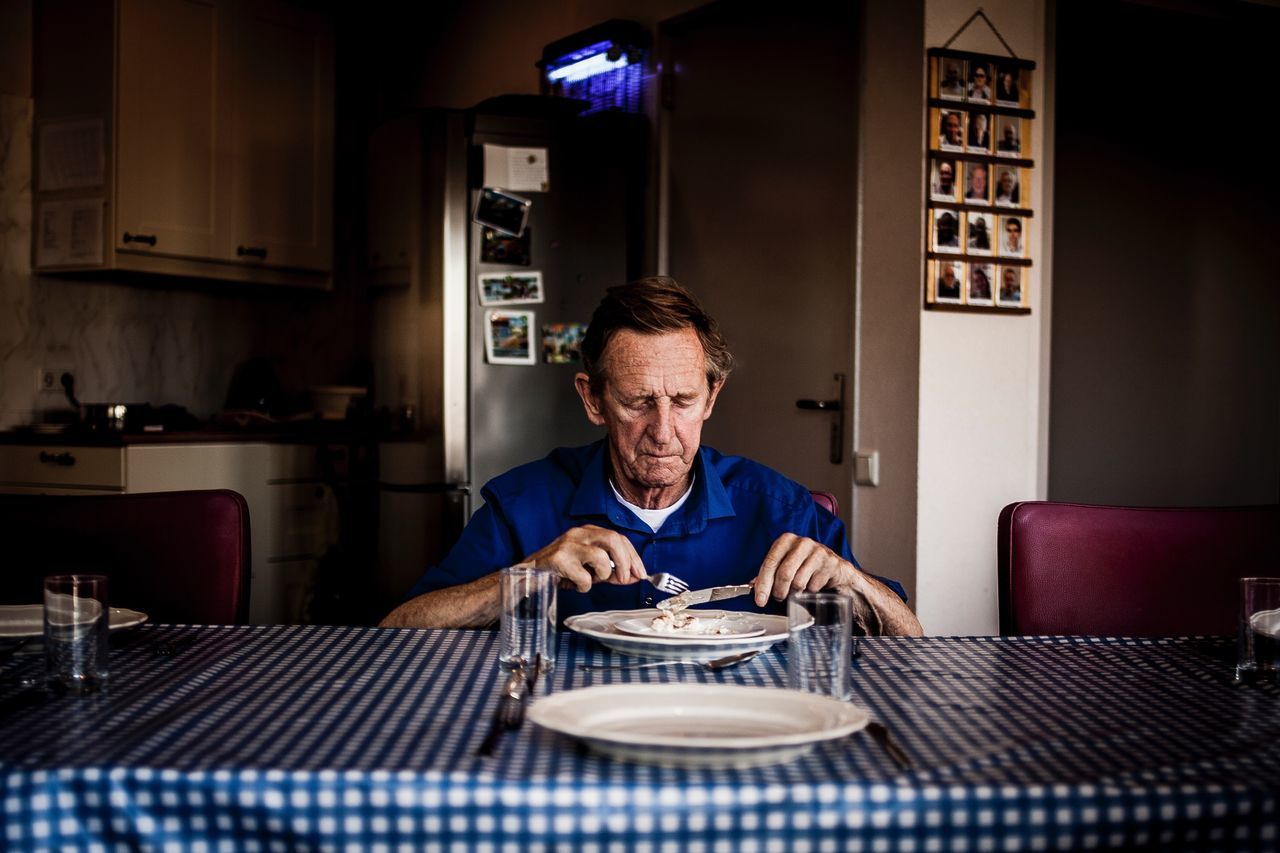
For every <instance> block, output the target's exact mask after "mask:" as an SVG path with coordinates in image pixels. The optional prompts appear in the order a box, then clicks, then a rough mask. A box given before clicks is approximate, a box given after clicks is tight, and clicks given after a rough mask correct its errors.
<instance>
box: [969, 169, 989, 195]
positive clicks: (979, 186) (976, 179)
mask: <svg viewBox="0 0 1280 853" xmlns="http://www.w3.org/2000/svg"><path fill="white" fill-rule="evenodd" d="M969 185H970V186H972V187H973V191H974V194H976V195H985V194H986V192H987V170H986V168H985V167H983V166H974V167H973V168H972V169H970V170H969Z"/></svg>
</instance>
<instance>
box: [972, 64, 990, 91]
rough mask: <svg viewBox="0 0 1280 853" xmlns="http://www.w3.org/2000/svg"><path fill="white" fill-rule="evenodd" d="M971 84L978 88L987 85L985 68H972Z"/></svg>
mask: <svg viewBox="0 0 1280 853" xmlns="http://www.w3.org/2000/svg"><path fill="white" fill-rule="evenodd" d="M973 85H975V86H977V87H978V88H982V87H983V86H985V85H987V71H986V69H985V68H981V67H979V68H975V69H973Z"/></svg>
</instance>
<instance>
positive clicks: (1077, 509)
mask: <svg viewBox="0 0 1280 853" xmlns="http://www.w3.org/2000/svg"><path fill="white" fill-rule="evenodd" d="M998 531H999V533H998V535H999V542H998V547H997V550H998V558H999V573H1000V575H999V584H1000V633H1002V634H1103V635H1117V634H1120V635H1131V636H1143V637H1153V636H1168V635H1183V634H1224V635H1234V634H1235V632H1236V613H1237V610H1238V608H1239V584H1238V583H1237V580H1238V579H1239V578H1241V577H1246V576H1249V575H1275V574H1278V573H1280V506H1260V507H1232V508H1205V509H1190V508H1144V507H1119V506H1091V505H1087V504H1071V503H1054V502H1049V501H1024V502H1020V503H1014V504H1010V505H1009V506H1006V507H1005V508H1004V510H1002V511H1001V513H1000V520H999V525H998Z"/></svg>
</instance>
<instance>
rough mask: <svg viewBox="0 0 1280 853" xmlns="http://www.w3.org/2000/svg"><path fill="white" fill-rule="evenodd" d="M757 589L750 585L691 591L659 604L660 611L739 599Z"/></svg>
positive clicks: (714, 587)
mask: <svg viewBox="0 0 1280 853" xmlns="http://www.w3.org/2000/svg"><path fill="white" fill-rule="evenodd" d="M754 589H755V587H754V586H752V585H751V584H749V583H740V584H734V585H732V586H710V587H707V588H706V589H691V590H689V591H688V592H682V593H680V594H679V595H673V596H671V597H670V598H668V599H666V600H665V601H659V602H658V609H659V610H684V609H685V608H686V607H688V606H690V605H692V604H705V603H707V602H708V601H720V600H722V599H725V598H737V597H738V596H740V595H747V594H749V593H750V592H752V591H753V590H754Z"/></svg>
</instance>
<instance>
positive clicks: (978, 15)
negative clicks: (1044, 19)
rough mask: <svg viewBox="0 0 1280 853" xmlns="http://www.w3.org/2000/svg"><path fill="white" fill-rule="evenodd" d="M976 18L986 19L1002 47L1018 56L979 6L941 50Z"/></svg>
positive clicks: (1015, 57)
mask: <svg viewBox="0 0 1280 853" xmlns="http://www.w3.org/2000/svg"><path fill="white" fill-rule="evenodd" d="M976 18H981V19H982V20H984V21H986V23H987V26H988V27H990V28H991V32H993V33H995V34H996V38H998V39H1000V43H1001V44H1002V45H1004V49H1005V50H1007V51H1009V55H1010V56H1012V57H1013V58H1014V59H1017V58H1018V54H1016V53H1014V52H1013V48H1011V47H1009V43H1008V42H1007V41H1005V40H1004V36H1002V35H1000V31H999V30H997V29H996V25H995V24H993V23H991V19H990V18H988V17H987V13H986V12H984V11H982V7H981V6H979V7H978V11H976V12H974V13H973V14H972V15H970V16H969V19H968V20H967V21H965V22H964V23H963V24H961V25H960V29H958V30H956V31H955V34H954V35H952V36H951V38H949V39H947V43H946V44H944V45H943V46H942V48H943V50H946V49H947V48H949V47H951V43H952V42H953V41H955V40H956V39H958V38H960V34H961V33H962V32H964V31H965V30H967V29H969V25H970V24H972V23H973V22H974V19H976Z"/></svg>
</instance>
